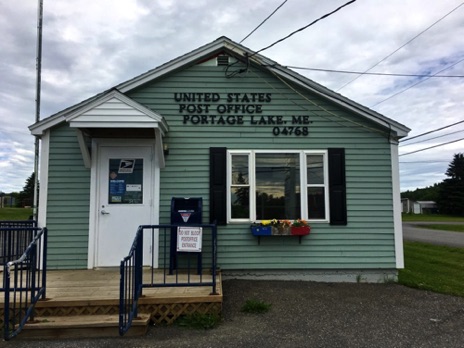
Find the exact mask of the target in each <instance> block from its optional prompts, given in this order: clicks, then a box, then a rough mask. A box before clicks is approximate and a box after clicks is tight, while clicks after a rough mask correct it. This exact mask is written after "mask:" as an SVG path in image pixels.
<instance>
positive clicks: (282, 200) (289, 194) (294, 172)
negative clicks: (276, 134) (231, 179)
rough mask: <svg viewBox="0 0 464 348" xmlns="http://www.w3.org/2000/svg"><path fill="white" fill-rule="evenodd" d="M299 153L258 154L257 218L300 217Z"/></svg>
mask: <svg viewBox="0 0 464 348" xmlns="http://www.w3.org/2000/svg"><path fill="white" fill-rule="evenodd" d="M299 161H300V160H299V154H297V153H273V154H267V153H266V154H263V153H258V154H256V219H257V220H268V219H297V218H299V217H300V215H301V212H300V163H299Z"/></svg>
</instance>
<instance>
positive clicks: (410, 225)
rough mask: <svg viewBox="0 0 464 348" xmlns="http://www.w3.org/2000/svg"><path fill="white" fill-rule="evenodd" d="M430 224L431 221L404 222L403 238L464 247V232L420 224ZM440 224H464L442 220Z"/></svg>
mask: <svg viewBox="0 0 464 348" xmlns="http://www.w3.org/2000/svg"><path fill="white" fill-rule="evenodd" d="M421 224H422V225H423V224H430V222H404V223H403V238H404V239H405V240H410V241H415V242H424V243H431V244H437V245H447V246H451V247H457V248H464V233H463V232H449V231H438V230H430V229H426V228H421V227H420V225H421ZM439 224H462V223H454V222H448V223H445V222H440V223H439Z"/></svg>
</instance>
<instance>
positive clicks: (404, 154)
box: [399, 138, 464, 157]
mask: <svg viewBox="0 0 464 348" xmlns="http://www.w3.org/2000/svg"><path fill="white" fill-rule="evenodd" d="M462 140H464V138H461V139H457V140H452V141H448V142H447V143H443V144H438V145H433V146H429V147H426V148H424V149H420V150H416V151H411V152H407V153H403V154H401V155H399V157H401V156H406V155H410V154H413V153H416V152H421V151H425V150H430V149H433V148H435V147H440V146H444V145H448V144H452V143H457V142H458V141H462Z"/></svg>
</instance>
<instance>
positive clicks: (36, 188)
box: [32, 0, 43, 221]
mask: <svg viewBox="0 0 464 348" xmlns="http://www.w3.org/2000/svg"><path fill="white" fill-rule="evenodd" d="M42 23H43V0H39V8H38V11H37V58H36V69H37V81H36V89H35V122H36V123H37V122H39V121H40V85H41V80H42ZM39 151H40V139H39V136H38V135H36V136H35V147H34V203H33V212H32V216H33V219H34V220H35V221H37V217H38V211H37V202H38V200H39V197H38V196H39V194H38V193H39Z"/></svg>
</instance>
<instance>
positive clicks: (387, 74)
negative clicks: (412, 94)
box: [286, 65, 464, 78]
mask: <svg viewBox="0 0 464 348" xmlns="http://www.w3.org/2000/svg"><path fill="white" fill-rule="evenodd" d="M286 68H290V69H296V70H311V71H323V72H331V73H340V74H364V75H375V76H398V77H458V78H463V77H464V75H418V74H389V73H375V72H371V73H370V72H367V73H366V72H361V71H350V70H335V69H318V68H304V67H299V66H291V65H287V66H286Z"/></svg>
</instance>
